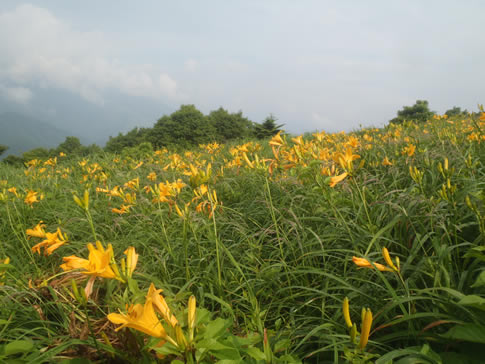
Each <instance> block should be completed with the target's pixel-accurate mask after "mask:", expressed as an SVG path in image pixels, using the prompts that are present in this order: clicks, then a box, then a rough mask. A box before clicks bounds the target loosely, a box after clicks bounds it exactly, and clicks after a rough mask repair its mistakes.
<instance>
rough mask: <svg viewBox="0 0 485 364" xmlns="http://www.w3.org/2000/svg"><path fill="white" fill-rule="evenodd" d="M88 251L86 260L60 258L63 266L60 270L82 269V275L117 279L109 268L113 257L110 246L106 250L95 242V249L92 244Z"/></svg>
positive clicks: (73, 257) (72, 256)
mask: <svg viewBox="0 0 485 364" xmlns="http://www.w3.org/2000/svg"><path fill="white" fill-rule="evenodd" d="M88 250H89V257H88V259H83V258H79V257H76V256H75V255H71V256H69V257H64V258H62V260H63V261H64V264H62V265H61V268H62V269H63V270H65V271H69V270H73V269H84V271H82V272H81V273H82V274H86V275H91V276H94V277H103V278H116V279H118V278H119V277H118V276H117V275H116V274H115V273H114V272H113V269H111V266H110V263H111V258H112V257H113V247H112V246H111V244H108V248H107V249H104V247H103V245H101V242H99V241H97V242H96V248H95V247H94V246H93V244H91V243H89V244H88Z"/></svg>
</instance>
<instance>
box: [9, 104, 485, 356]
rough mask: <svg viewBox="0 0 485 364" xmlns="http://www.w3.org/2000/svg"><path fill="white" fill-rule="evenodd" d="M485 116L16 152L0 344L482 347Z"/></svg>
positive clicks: (185, 348)
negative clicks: (185, 146) (19, 160)
mask: <svg viewBox="0 0 485 364" xmlns="http://www.w3.org/2000/svg"><path fill="white" fill-rule="evenodd" d="M484 145H485V113H482V114H481V116H480V117H474V116H470V117H467V118H462V117H459V118H447V117H446V116H442V117H440V116H436V117H434V118H433V119H432V120H429V121H428V122H426V123H422V124H415V123H412V122H405V123H403V124H390V125H389V126H387V127H385V128H381V129H377V128H369V129H362V130H358V131H355V132H352V133H343V132H342V133H336V134H327V133H325V132H320V133H314V134H308V135H303V136H298V137H292V136H290V135H283V134H281V133H279V134H277V135H275V136H274V137H273V138H272V139H270V140H266V141H262V142H261V141H258V142H256V141H247V142H246V143H240V144H237V145H236V144H233V145H219V144H216V143H213V144H207V145H201V146H200V147H199V148H198V149H194V150H189V151H177V152H175V151H170V150H157V151H155V152H153V151H150V150H147V149H144V148H143V147H139V148H132V149H131V153H123V154H121V155H114V154H102V155H92V156H89V158H85V159H80V158H76V157H71V156H69V154H67V155H65V154H64V153H62V154H61V155H59V156H57V157H55V158H51V159H48V160H32V161H30V162H28V163H27V164H26V166H25V168H17V167H12V166H7V165H5V164H1V165H0V216H1V219H0V284H1V285H0V361H5V362H16V363H17V362H18V363H43V362H63V363H90V362H113V363H135V362H140V363H152V362H154V363H155V362H160V363H175V364H176V363H196V362H198V363H216V362H220V363H300V362H308V363H345V362H351V363H366V362H369V363H373V362H376V363H381V364H382V363H415V362H419V363H480V362H482V361H481V360H483V359H482V358H481V355H482V354H481V352H482V351H483V347H484V345H485V324H484V322H485V320H484V319H485V312H484V311H485V264H484V262H485V148H484Z"/></svg>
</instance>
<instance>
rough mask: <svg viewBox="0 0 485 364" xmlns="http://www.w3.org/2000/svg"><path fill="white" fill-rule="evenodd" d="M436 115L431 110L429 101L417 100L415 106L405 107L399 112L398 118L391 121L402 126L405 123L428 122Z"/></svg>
mask: <svg viewBox="0 0 485 364" xmlns="http://www.w3.org/2000/svg"><path fill="white" fill-rule="evenodd" d="M434 114H435V112H434V111H430V110H429V106H428V101H426V100H417V101H416V103H415V104H414V105H413V106H404V107H403V109H402V110H399V111H398V112H397V117H395V118H394V119H392V120H390V122H391V123H396V124H400V123H402V122H404V121H411V120H412V121H417V122H426V121H427V120H429V119H431V118H432V117H433V115H434Z"/></svg>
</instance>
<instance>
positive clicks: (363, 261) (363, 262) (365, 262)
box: [352, 257, 392, 272]
mask: <svg viewBox="0 0 485 364" xmlns="http://www.w3.org/2000/svg"><path fill="white" fill-rule="evenodd" d="M352 261H353V262H354V263H355V265H357V266H359V267H362V268H371V269H372V268H374V266H375V268H377V269H378V270H380V271H381V272H384V271H386V272H392V269H391V268H388V267H386V266H385V265H382V264H379V263H374V264H373V265H372V263H371V262H369V261H368V260H367V259H364V258H358V257H352Z"/></svg>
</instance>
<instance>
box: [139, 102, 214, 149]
mask: <svg viewBox="0 0 485 364" xmlns="http://www.w3.org/2000/svg"><path fill="white" fill-rule="evenodd" d="M214 139H215V129H214V127H213V126H212V125H211V124H210V123H209V121H208V119H207V117H206V116H204V114H202V112H200V111H199V110H197V108H196V107H195V106H194V105H182V106H181V107H180V109H179V110H177V111H175V112H174V113H172V114H171V115H170V116H164V117H162V118H161V119H159V120H158V121H157V122H156V123H155V125H154V126H153V129H152V130H151V132H150V133H149V135H148V140H149V141H150V142H151V143H152V144H153V146H154V147H155V148H157V149H160V148H162V147H167V146H178V147H182V148H190V147H193V146H197V145H199V144H204V143H209V142H211V141H213V140H214Z"/></svg>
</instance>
